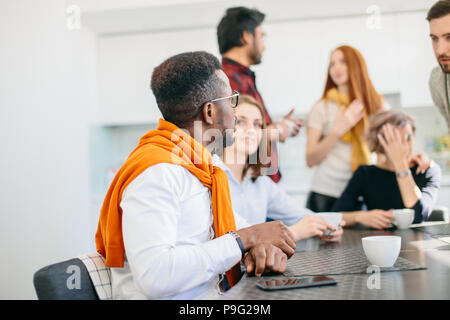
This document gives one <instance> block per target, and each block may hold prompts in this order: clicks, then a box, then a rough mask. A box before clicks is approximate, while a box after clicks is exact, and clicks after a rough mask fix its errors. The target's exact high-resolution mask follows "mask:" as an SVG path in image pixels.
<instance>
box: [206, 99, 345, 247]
mask: <svg viewBox="0 0 450 320" xmlns="http://www.w3.org/2000/svg"><path fill="white" fill-rule="evenodd" d="M235 116H236V119H237V120H236V131H235V134H234V144H233V145H232V146H230V147H227V148H225V150H224V152H223V155H222V159H220V158H219V157H218V156H214V161H215V163H214V164H215V165H217V166H219V167H220V168H222V169H223V170H224V171H225V172H226V174H227V176H228V181H229V186H230V195H231V202H232V206H233V211H234V212H236V213H238V214H239V215H240V216H241V217H242V218H244V219H245V220H246V221H247V222H248V223H249V224H250V225H255V224H259V223H263V222H266V220H267V219H269V220H281V221H282V222H283V223H284V224H286V225H287V226H289V228H290V229H291V231H292V232H293V233H294V235H295V240H296V241H300V240H303V239H306V238H309V237H313V236H317V237H319V238H321V239H323V240H325V241H329V242H335V241H339V240H340V238H341V236H342V232H343V230H342V227H339V228H338V230H334V227H333V226H332V225H330V224H328V223H327V222H326V221H325V220H324V219H322V218H321V217H319V216H315V215H314V213H313V212H312V211H310V210H308V209H305V208H301V207H300V205H299V204H297V203H295V201H294V200H293V199H292V198H291V197H289V196H288V195H287V194H286V193H285V192H284V191H283V190H282V189H281V187H280V186H278V185H277V184H276V183H275V182H273V181H272V180H271V179H270V178H269V176H267V175H266V174H267V173H269V172H270V168H269V167H270V150H271V149H270V138H269V135H268V132H267V125H266V122H265V119H264V113H263V109H262V107H261V105H260V104H259V103H258V102H257V101H256V100H255V99H254V98H252V97H251V96H248V95H241V96H239V104H238V106H237V108H236V109H235ZM222 160H223V161H222ZM342 225H343V223H342ZM342 225H341V226H342ZM327 229H330V231H331V233H332V234H331V235H325V232H326V230H327Z"/></svg>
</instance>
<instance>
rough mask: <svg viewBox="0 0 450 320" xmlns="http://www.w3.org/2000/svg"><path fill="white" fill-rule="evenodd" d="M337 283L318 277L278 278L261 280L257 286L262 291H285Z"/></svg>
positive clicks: (330, 279) (331, 279)
mask: <svg viewBox="0 0 450 320" xmlns="http://www.w3.org/2000/svg"><path fill="white" fill-rule="evenodd" d="M336 284H337V281H336V280H335V279H333V278H330V277H326V276H316V277H277V278H273V279H261V280H259V281H258V282H256V286H257V287H258V288H260V289H262V290H269V291H271V290H285V289H296V288H308V287H321V286H331V285H336Z"/></svg>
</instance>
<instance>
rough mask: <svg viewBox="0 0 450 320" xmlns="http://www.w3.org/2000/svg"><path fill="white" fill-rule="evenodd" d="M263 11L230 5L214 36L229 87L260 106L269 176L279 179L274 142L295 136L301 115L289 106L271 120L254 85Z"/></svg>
mask: <svg viewBox="0 0 450 320" xmlns="http://www.w3.org/2000/svg"><path fill="white" fill-rule="evenodd" d="M264 18H265V14H264V13H262V12H260V11H258V10H256V9H248V8H245V7H234V8H229V9H228V10H227V11H226V13H225V16H224V17H223V18H222V20H221V21H220V23H219V25H218V27H217V40H218V43H219V51H220V54H221V55H222V69H223V71H224V72H225V74H226V75H227V76H228V78H229V79H230V84H231V88H232V89H233V90H237V91H238V92H239V93H240V94H247V95H250V96H252V97H253V98H255V99H256V100H257V101H258V102H259V103H260V104H261V106H262V108H263V111H264V119H265V121H266V123H267V125H268V130H269V133H270V135H269V137H270V139H271V141H273V142H274V144H272V153H271V154H272V156H271V159H272V163H271V171H272V172H271V174H270V177H271V178H272V180H273V181H275V182H279V181H280V179H281V173H280V172H279V170H278V152H277V150H276V147H275V143H276V142H277V141H278V140H279V141H281V142H284V141H285V140H286V138H288V137H295V136H296V135H298V133H299V132H300V128H301V127H302V125H303V120H302V119H301V118H293V117H292V114H293V113H294V109H292V110H291V111H290V112H289V113H288V114H287V115H285V116H284V117H283V119H282V120H281V121H277V122H274V121H273V120H272V118H271V116H270V115H269V113H268V111H267V109H266V107H265V104H264V101H263V99H262V96H261V94H260V93H259V91H258V89H257V88H256V78H255V73H254V72H253V71H252V70H251V69H250V66H252V65H257V64H260V63H261V60H262V55H263V51H264V36H265V33H264V30H263V28H262V26H261V24H262V23H263V21H264Z"/></svg>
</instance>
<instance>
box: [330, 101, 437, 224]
mask: <svg viewBox="0 0 450 320" xmlns="http://www.w3.org/2000/svg"><path fill="white" fill-rule="evenodd" d="M415 128H416V127H415V124H414V120H413V119H412V118H411V117H410V116H408V115H406V114H405V113H403V112H400V111H394V110H389V111H382V112H378V113H376V114H374V115H373V116H371V117H370V119H369V126H368V133H367V142H368V147H369V150H370V151H371V152H376V154H377V163H376V165H369V166H368V165H363V166H360V167H359V168H358V169H357V170H356V171H355V173H354V174H353V176H352V178H351V179H350V181H349V183H348V185H347V187H346V188H345V190H344V192H343V194H342V196H341V197H340V198H339V200H337V202H336V203H335V204H334V206H333V208H332V211H340V212H343V219H344V220H345V222H346V225H347V226H354V225H356V224H362V225H364V226H366V227H370V228H375V229H384V228H387V227H389V226H390V224H391V222H392V219H393V214H392V209H403V208H410V209H413V210H414V211H415V218H414V223H419V222H421V221H423V220H427V218H428V215H429V214H430V212H431V211H432V208H433V205H434V203H435V201H436V197H437V194H438V191H439V186H440V177H441V170H440V168H439V166H438V165H435V164H432V165H431V166H430V167H429V168H428V169H427V170H425V172H423V173H422V172H417V164H413V163H412V162H411V157H412V154H413V150H414V132H415ZM358 198H362V200H363V202H364V204H365V205H366V206H367V209H368V211H356V212H352V211H354V210H358Z"/></svg>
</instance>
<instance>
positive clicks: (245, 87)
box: [222, 58, 281, 182]
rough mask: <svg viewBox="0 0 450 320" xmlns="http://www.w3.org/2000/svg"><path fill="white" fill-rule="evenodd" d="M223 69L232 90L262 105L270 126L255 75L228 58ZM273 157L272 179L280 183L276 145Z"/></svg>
mask: <svg viewBox="0 0 450 320" xmlns="http://www.w3.org/2000/svg"><path fill="white" fill-rule="evenodd" d="M222 69H223V71H224V72H225V74H226V75H227V76H228V79H230V85H231V89H233V90H236V91H238V92H239V93H240V94H247V95H249V96H252V97H253V98H255V99H256V101H258V102H259V103H260V104H261V106H262V108H263V110H264V119H265V120H266V123H267V125H270V124H271V123H272V122H273V121H272V118H271V117H270V115H269V113H268V112H267V109H266V106H265V105H264V101H263V99H262V97H261V95H260V94H259V92H258V90H257V89H256V82H255V73H254V72H253V71H252V70H250V69H249V68H247V67H245V66H243V65H241V64H240V63H238V62H236V61H234V60H231V59H228V58H223V59H222ZM271 155H272V159H271V167H272V168H273V169H275V170H276V172H275V173H274V174H272V175H270V178H272V180H273V181H275V182H278V181H280V179H281V173H280V171H279V170H277V169H278V153H277V149H276V146H275V145H274V144H272V150H271Z"/></svg>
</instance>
